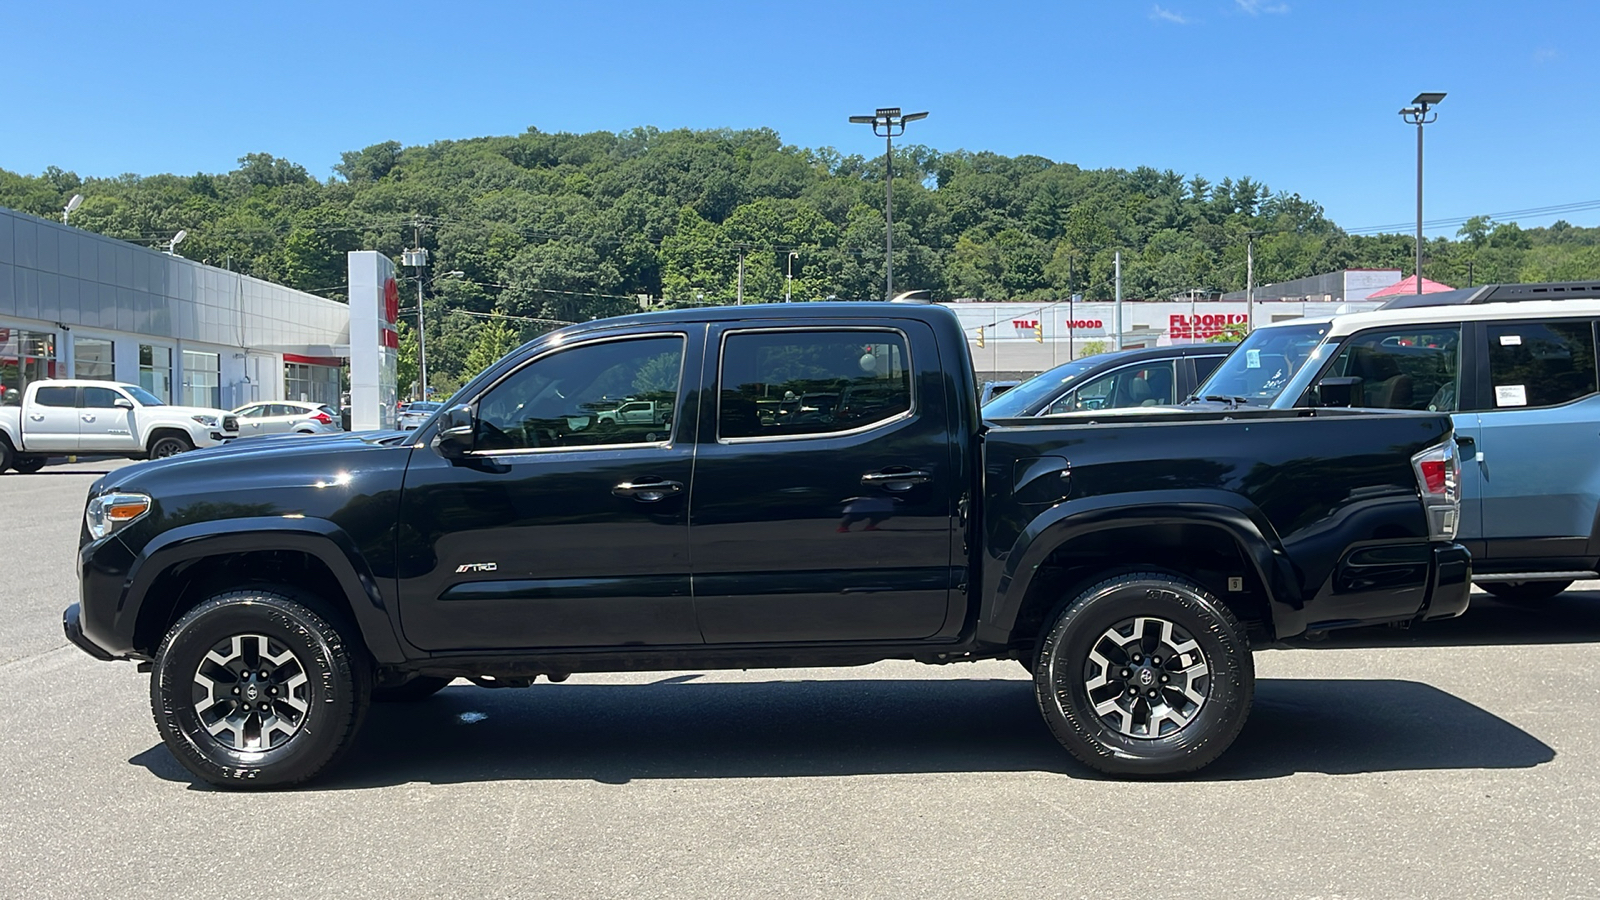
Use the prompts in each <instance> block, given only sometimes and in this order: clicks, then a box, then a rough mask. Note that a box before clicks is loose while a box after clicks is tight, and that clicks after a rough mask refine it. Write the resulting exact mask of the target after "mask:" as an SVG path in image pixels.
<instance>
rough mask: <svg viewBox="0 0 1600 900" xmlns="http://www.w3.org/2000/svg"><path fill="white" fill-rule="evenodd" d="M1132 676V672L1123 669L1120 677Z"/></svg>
mask: <svg viewBox="0 0 1600 900" xmlns="http://www.w3.org/2000/svg"><path fill="white" fill-rule="evenodd" d="M1132 674H1133V671H1132V670H1131V669H1123V670H1122V677H1123V678H1127V677H1128V676H1129V675H1132Z"/></svg>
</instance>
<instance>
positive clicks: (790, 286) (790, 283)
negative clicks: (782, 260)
mask: <svg viewBox="0 0 1600 900" xmlns="http://www.w3.org/2000/svg"><path fill="white" fill-rule="evenodd" d="M799 255H800V254H799V253H798V252H796V251H794V250H790V251H789V267H788V268H789V271H788V276H787V279H786V280H785V282H784V285H783V302H785V303H793V302H794V260H795V257H797V256H799Z"/></svg>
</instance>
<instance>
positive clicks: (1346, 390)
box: [1316, 378, 1366, 409]
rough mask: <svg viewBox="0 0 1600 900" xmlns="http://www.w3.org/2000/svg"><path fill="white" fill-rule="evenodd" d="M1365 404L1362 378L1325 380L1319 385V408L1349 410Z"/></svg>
mask: <svg viewBox="0 0 1600 900" xmlns="http://www.w3.org/2000/svg"><path fill="white" fill-rule="evenodd" d="M1365 404H1366V398H1365V397H1364V396H1363V391H1362V389H1361V379H1360V378H1324V379H1322V381H1320V382H1318V383H1317V397H1316V405H1317V406H1321V407H1327V408H1346V409H1348V408H1350V407H1355V406H1364V405H1365Z"/></svg>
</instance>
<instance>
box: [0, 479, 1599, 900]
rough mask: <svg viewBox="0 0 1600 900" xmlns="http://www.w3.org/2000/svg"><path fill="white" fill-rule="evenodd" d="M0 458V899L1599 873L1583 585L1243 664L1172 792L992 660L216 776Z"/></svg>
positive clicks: (650, 697) (1377, 883)
mask: <svg viewBox="0 0 1600 900" xmlns="http://www.w3.org/2000/svg"><path fill="white" fill-rule="evenodd" d="M112 465H123V463H112V464H105V463H90V464H77V465H58V466H52V467H49V468H47V469H46V470H45V472H44V473H41V474H39V475H34V476H19V475H15V474H10V475H4V476H0V522H4V523H5V527H4V530H3V531H0V535H3V544H0V560H4V563H3V566H0V571H3V573H4V577H3V580H0V609H3V614H0V896H4V897H29V898H38V897H102V896H108V897H110V896H114V897H119V898H137V897H163V898H169V897H178V896H193V895H196V894H200V893H204V894H208V895H215V896H223V897H232V896H243V895H256V896H264V897H308V898H312V897H334V896H337V897H340V898H350V900H353V898H364V897H375V898H391V897H450V898H457V897H511V896H518V897H524V896H541V895H545V896H559V897H649V896H664V897H740V898H747V897H786V898H787V897H918V898H921V897H962V898H971V897H998V896H1011V897H1023V896H1044V897H1080V896H1081V897H1091V896H1092V897H1123V896H1130V895H1140V896H1149V897H1324V898H1326V897H1385V898H1388V897H1594V896H1600V802H1597V801H1600V713H1597V710H1600V665H1597V664H1596V659H1597V651H1600V582H1589V583H1585V584H1583V585H1580V586H1579V588H1577V589H1574V590H1573V591H1570V592H1569V593H1568V594H1566V595H1564V596H1563V597H1562V598H1560V599H1559V600H1558V601H1557V602H1555V603H1554V604H1552V605H1551V606H1550V607H1549V608H1548V609H1545V610H1540V611H1537V612H1529V611H1525V610H1520V609H1516V608H1513V607H1509V606H1503V605H1500V604H1498V603H1495V602H1494V601H1492V600H1490V599H1489V598H1487V597H1486V596H1484V595H1482V594H1479V595H1478V596H1477V597H1476V598H1475V606H1474V608H1473V610H1472V611H1470V612H1469V613H1468V614H1467V615H1466V616H1465V617H1463V618H1461V619H1457V620H1453V621H1449V622H1441V623H1433V624H1431V625H1426V626H1419V627H1417V628H1414V629H1411V630H1404V631H1403V630H1397V629H1377V630H1365V631H1360V632H1350V633H1345V634H1340V635H1335V636H1333V637H1330V638H1329V639H1328V640H1327V641H1324V642H1322V643H1320V644H1318V645H1316V646H1314V647H1310V648H1304V649H1302V648H1296V649H1282V650H1270V651H1263V652H1261V653H1259V654H1257V658H1256V661H1257V669H1258V677H1259V679H1260V681H1259V685H1258V700H1257V705H1256V709H1255V712H1254V714H1253V715H1252V718H1251V720H1250V722H1249V724H1248V725H1247V726H1246V728H1245V731H1244V734H1243V735H1242V736H1241V737H1240V739H1239V741H1238V742H1237V743H1236V744H1235V745H1234V747H1233V748H1232V749H1231V750H1230V751H1229V752H1228V753H1227V754H1226V755H1225V756H1224V757H1223V758H1222V760H1221V761H1219V762H1218V763H1216V764H1215V765H1213V766H1212V767H1211V768H1209V769H1207V770H1205V771H1204V772H1203V773H1201V775H1200V776H1199V777H1197V778H1193V779H1190V780H1186V781H1163V782H1143V783H1126V782H1117V781H1110V780H1106V779H1104V778H1101V777H1099V776H1096V775H1095V774H1093V773H1092V772H1090V771H1089V770H1087V769H1085V768H1083V767H1081V766H1079V765H1077V764H1076V763H1074V762H1073V761H1072V760H1071V758H1070V757H1069V756H1068V755H1067V754H1066V752H1065V751H1064V750H1062V749H1061V748H1060V747H1059V746H1058V745H1057V744H1056V743H1055V742H1054V740H1053V739H1052V738H1051V737H1050V735H1049V733H1048V732H1047V730H1046V729H1045V726H1044V725H1043V723H1042V722H1041V721H1040V719H1039V716H1038V714H1037V712H1036V710H1035V709H1034V706H1033V700H1032V694H1031V691H1030V686H1029V683H1028V681H1027V679H1026V677H1025V673H1024V672H1023V670H1022V669H1021V668H1020V667H1019V666H1017V665H1016V664H1015V663H999V662H993V663H981V664H970V665H963V666H951V667H947V668H933V667H926V666H920V665H917V664H914V663H882V664H879V665H875V666H869V667H865V668H857V669H837V670H823V669H818V670H776V671H755V672H726V673H724V672H667V673H648V674H642V675H622V676H584V675H578V676H574V677H573V678H572V680H571V681H568V682H566V683H564V684H554V685H553V684H545V683H543V682H541V683H540V684H538V685H536V686H535V687H533V688H531V689H528V690H520V691H517V690H512V691H488V690H484V689H480V688H477V687H473V686H470V685H468V684H466V683H465V682H461V683H458V684H457V685H455V686H452V687H450V688H447V689H446V690H445V691H444V692H443V693H441V694H439V695H438V696H436V697H435V698H433V699H431V700H429V701H426V702H423V703H420V704H416V705H411V706H403V705H401V706H380V707H375V708H374V709H373V712H372V714H371V716H370V717H369V718H368V720H367V724H366V727H365V729H364V730H363V732H362V734H361V735H360V738H359V740H358V743H357V745H356V747H355V749H354V750H353V751H352V752H351V754H350V755H349V756H347V757H346V759H345V760H344V762H343V763H342V764H341V765H340V766H339V767H338V768H337V769H336V770H334V771H332V772H331V773H330V775H329V776H327V777H325V778H323V779H321V780H320V781H317V782H315V783H314V784H313V785H312V786H310V787H307V788H304V789H300V790H294V791H286V792H280V793H272V794H254V795H252V794H230V793H224V792H219V791H214V790H211V789H209V788H206V787H204V786H201V785H197V784H195V783H194V782H192V781H191V780H190V778H189V777H188V775H187V773H186V772H185V771H184V770H183V769H182V768H181V767H180V766H179V765H178V764H177V762H176V761H175V760H174V759H173V758H172V756H171V755H170V754H168V753H167V751H166V749H165V748H164V747H163V746H162V745H161V744H160V742H159V740H158V738H157V736H156V732H155V727H154V725H153V724H152V722H151V719H150V713H149V703H148V689H147V678H146V676H142V675H139V674H138V673H137V672H135V670H134V667H133V666H132V665H131V664H126V663H117V664H111V663H100V662H96V661H94V660H92V659H90V658H89V657H88V656H86V655H84V654H83V653H81V652H79V651H78V650H76V649H74V648H72V647H70V646H68V645H67V644H66V641H65V640H64V639H63V638H62V636H61V629H60V613H61V609H62V608H63V607H64V606H66V605H67V604H68V603H70V602H72V600H73V599H74V597H75V594H76V589H77V587H76V585H77V583H76V576H75V574H74V572H73V557H74V550H75V546H76V540H77V533H78V516H79V513H80V510H81V506H82V500H83V496H84V492H85V490H86V489H87V488H88V486H89V484H90V483H91V482H92V481H93V480H94V478H95V476H96V474H97V473H99V472H103V471H105V470H106V469H107V468H108V467H110V466H112Z"/></svg>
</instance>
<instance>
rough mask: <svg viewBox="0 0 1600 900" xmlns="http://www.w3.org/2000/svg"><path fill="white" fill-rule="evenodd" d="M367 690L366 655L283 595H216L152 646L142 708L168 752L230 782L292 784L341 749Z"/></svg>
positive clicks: (201, 773)
mask: <svg viewBox="0 0 1600 900" xmlns="http://www.w3.org/2000/svg"><path fill="white" fill-rule="evenodd" d="M370 690H371V674H370V670H369V669H368V668H367V664H366V659H365V654H364V653H363V652H362V650H361V649H360V648H359V647H358V646H355V645H352V644H350V643H349V642H347V641H346V639H345V638H344V637H343V636H342V635H340V633H339V631H338V630H337V629H336V628H334V627H333V626H332V625H330V624H329V623H328V621H327V620H326V619H324V618H323V617H322V616H320V615H318V614H317V613H315V612H313V611H312V610H311V609H310V608H309V607H307V606H306V605H304V604H303V603H300V602H298V601H297V600H296V599H294V598H293V597H290V596H288V595H286V594H281V593H276V592H272V591H263V590H248V591H235V592H232V593H227V594H220V595H218V596H215V597H212V598H211V599H209V600H207V601H205V602H204V603H202V604H200V605H199V606H197V607H195V608H194V609H193V610H191V611H190V612H189V613H188V614H186V615H185V616H183V618H182V619H180V620H179V621H178V623H177V624H176V625H174V626H172V629H171V630H170V631H168V632H167V635H166V637H165V638H164V639H163V640H162V642H161V647H160V649H159V650H157V651H156V655H155V661H154V663H153V667H152V674H151V677H150V707H151V711H152V712H153V714H154V715H155V720H156V728H157V730H158V731H160V733H161V739H162V741H163V742H165V743H166V745H167V749H169V750H170V751H171V752H172V755H173V756H175V757H177V759H178V761H179V762H180V763H182V764H183V765H184V767H185V768H187V769H188V770H189V771H190V772H193V773H194V774H195V775H196V776H197V777H199V778H200V779H202V780H204V781H207V782H210V783H211V784H214V785H218V786H221V787H228V788H268V787H280V786H283V785H291V784H296V783H298V782H302V781H305V780H306V779H308V778H312V777H313V776H315V775H317V774H318V773H320V772H322V771H323V770H324V769H325V768H327V766H328V765H329V764H331V763H332V762H333V761H334V760H336V759H337V758H338V757H339V755H340V754H341V753H342V752H343V751H344V750H345V749H346V748H348V747H349V745H350V742H351V739H352V738H353V737H354V735H355V731H356V729H357V727H358V726H359V725H360V722H361V719H362V717H363V714H364V713H365V711H366V708H367V703H368V694H369V692H370Z"/></svg>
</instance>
